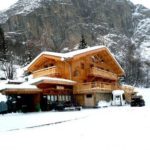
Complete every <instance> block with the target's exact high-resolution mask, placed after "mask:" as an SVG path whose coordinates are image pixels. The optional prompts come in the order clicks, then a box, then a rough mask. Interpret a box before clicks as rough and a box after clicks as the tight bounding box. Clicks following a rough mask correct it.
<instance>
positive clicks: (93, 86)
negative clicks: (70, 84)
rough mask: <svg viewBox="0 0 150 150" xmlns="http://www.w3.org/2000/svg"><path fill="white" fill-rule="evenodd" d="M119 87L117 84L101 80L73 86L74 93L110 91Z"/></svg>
mask: <svg viewBox="0 0 150 150" xmlns="http://www.w3.org/2000/svg"><path fill="white" fill-rule="evenodd" d="M118 89H120V87H119V86H118V85H117V84H111V83H103V82H88V83H80V84H76V85H75V86H74V90H73V92H74V94H81V93H90V92H105V93H108V92H112V91H113V90H118Z"/></svg>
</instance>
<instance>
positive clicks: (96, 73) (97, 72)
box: [89, 67, 117, 80]
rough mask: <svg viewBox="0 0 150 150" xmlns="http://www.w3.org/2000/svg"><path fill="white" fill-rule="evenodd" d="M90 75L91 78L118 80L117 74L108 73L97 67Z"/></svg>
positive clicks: (92, 69) (93, 68)
mask: <svg viewBox="0 0 150 150" xmlns="http://www.w3.org/2000/svg"><path fill="white" fill-rule="evenodd" d="M89 75H90V76H99V77H102V78H106V79H111V80H117V75H116V74H114V73H112V72H109V71H106V70H102V69H99V68H96V67H92V68H91V70H90V72H89Z"/></svg>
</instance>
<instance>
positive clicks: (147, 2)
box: [0, 0, 150, 10]
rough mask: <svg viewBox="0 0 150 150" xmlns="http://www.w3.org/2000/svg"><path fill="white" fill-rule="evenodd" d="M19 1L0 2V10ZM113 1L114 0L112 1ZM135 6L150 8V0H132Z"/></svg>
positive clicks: (3, 0)
mask: <svg viewBox="0 0 150 150" xmlns="http://www.w3.org/2000/svg"><path fill="white" fill-rule="evenodd" d="M17 1H18V0H0V10H4V9H7V8H8V7H9V6H11V5H12V4H14V3H15V2H17ZM112 1H113V0H112ZM131 1H132V2H133V3H135V4H143V5H144V6H146V7H148V8H150V0H131Z"/></svg>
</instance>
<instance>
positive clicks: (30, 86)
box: [0, 82, 38, 91]
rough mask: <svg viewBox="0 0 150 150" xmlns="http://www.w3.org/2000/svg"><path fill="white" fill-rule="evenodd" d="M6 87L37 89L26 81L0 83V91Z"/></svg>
mask: <svg viewBox="0 0 150 150" xmlns="http://www.w3.org/2000/svg"><path fill="white" fill-rule="evenodd" d="M6 89H38V88H37V87H36V86H35V85H30V84H28V83H26V82H25V83H22V84H5V83H2V84H0V91H3V90H6Z"/></svg>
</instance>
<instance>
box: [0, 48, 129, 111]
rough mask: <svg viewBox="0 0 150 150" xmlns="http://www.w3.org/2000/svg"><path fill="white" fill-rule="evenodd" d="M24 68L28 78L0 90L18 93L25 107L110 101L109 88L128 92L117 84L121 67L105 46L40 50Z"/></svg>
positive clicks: (90, 103)
mask: <svg viewBox="0 0 150 150" xmlns="http://www.w3.org/2000/svg"><path fill="white" fill-rule="evenodd" d="M25 70H26V72H27V73H29V74H30V76H32V79H30V80H28V81H27V82H24V83H21V84H19V83H18V84H15V86H13V85H11V87H10V86H8V87H6V88H4V89H1V92H2V93H4V94H6V95H15V96H16V97H19V98H21V97H22V98H21V99H23V100H22V105H23V104H24V105H25V106H27V107H28V111H34V110H35V107H36V106H40V107H41V109H42V110H50V109H51V104H52V102H55V101H65V102H67V101H72V102H75V103H76V104H78V105H81V106H83V107H94V106H95V105H96V104H97V102H98V101H100V100H106V101H110V100H111V99H112V91H113V90H117V89H124V90H125V95H126V99H129V96H130V95H131V92H132V90H131V89H129V88H125V87H122V86H121V85H120V84H119V79H120V77H122V76H123V75H124V74H125V73H124V70H123V69H122V68H121V66H120V65H119V63H118V62H117V60H116V59H115V58H114V56H113V55H112V54H111V52H110V51H109V49H108V48H107V47H105V46H95V47H90V48H86V49H81V50H77V51H72V52H68V53H55V52H42V53H41V54H40V55H39V56H37V57H36V58H35V59H34V60H33V61H32V62H31V63H30V64H29V65H28V66H26V67H25Z"/></svg>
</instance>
